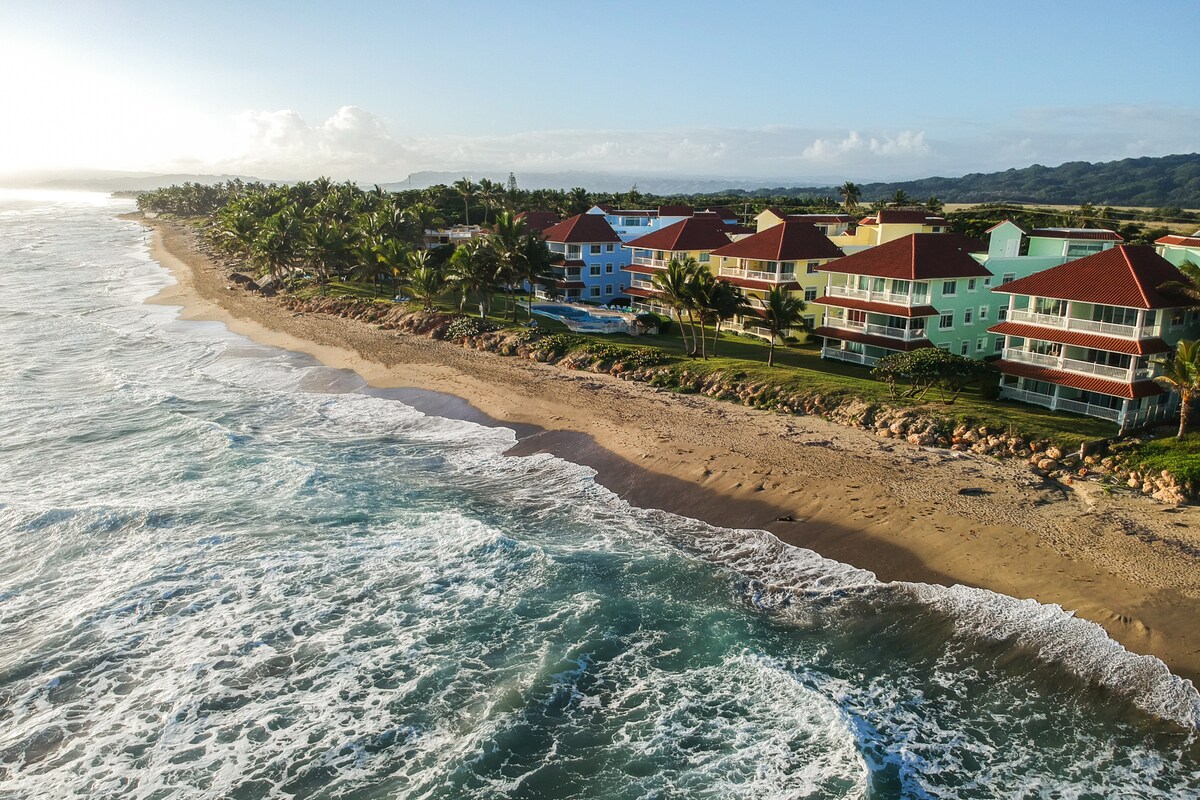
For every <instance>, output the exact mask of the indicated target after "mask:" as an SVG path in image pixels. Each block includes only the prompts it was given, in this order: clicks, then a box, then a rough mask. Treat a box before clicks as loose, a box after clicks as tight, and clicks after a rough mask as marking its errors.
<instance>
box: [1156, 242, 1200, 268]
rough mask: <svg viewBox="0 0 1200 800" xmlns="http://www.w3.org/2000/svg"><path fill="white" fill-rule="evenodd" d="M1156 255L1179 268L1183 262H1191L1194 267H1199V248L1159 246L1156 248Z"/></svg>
mask: <svg viewBox="0 0 1200 800" xmlns="http://www.w3.org/2000/svg"><path fill="white" fill-rule="evenodd" d="M1156 249H1157V250H1158V254H1159V255H1160V256H1162V257H1163V258H1165V259H1166V260H1167V261H1170V262H1171V263H1172V264H1174V265H1175V266H1177V267H1178V266H1179V265H1180V264H1182V263H1183V262H1185V261H1188V262H1191V263H1192V264H1195V265H1196V266H1200V247H1183V246H1181V245H1177V244H1160V245H1158V247H1157V248H1156Z"/></svg>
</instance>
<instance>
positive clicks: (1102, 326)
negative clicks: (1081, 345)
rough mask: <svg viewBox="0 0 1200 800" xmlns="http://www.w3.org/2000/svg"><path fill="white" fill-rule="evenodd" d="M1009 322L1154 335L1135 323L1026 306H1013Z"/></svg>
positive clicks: (1133, 335) (1133, 336) (1106, 333)
mask: <svg viewBox="0 0 1200 800" xmlns="http://www.w3.org/2000/svg"><path fill="white" fill-rule="evenodd" d="M1008 321H1009V322H1024V323H1027V324H1030V325H1040V326H1042V327H1043V328H1058V329H1059V330H1068V331H1082V332H1084V333H1099V334H1102V335H1104V336H1117V337H1120V338H1122V339H1140V338H1142V336H1143V335H1145V336H1154V335H1156V334H1155V333H1154V331H1153V330H1152V329H1151V328H1145V329H1143V328H1139V327H1138V326H1137V325H1118V324H1117V323H1115V322H1096V321H1095V320H1090V319H1078V318H1076V317H1068V316H1066V315H1063V316H1059V315H1057V314H1036V313H1034V312H1032V311H1030V310H1029V309H1026V308H1014V309H1012V310H1011V311H1009V312H1008Z"/></svg>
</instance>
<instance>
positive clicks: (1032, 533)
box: [126, 214, 1200, 683]
mask: <svg viewBox="0 0 1200 800" xmlns="http://www.w3.org/2000/svg"><path fill="white" fill-rule="evenodd" d="M126 218H127V219H133V220H136V221H138V222H141V223H142V224H144V225H147V226H149V227H150V228H151V229H152V231H153V238H152V245H151V258H153V259H154V260H156V261H157V262H158V263H159V264H161V265H162V266H163V267H165V268H167V269H168V270H169V271H170V272H171V273H172V274H173V275H174V277H175V279H176V281H177V284H176V285H174V286H170V287H167V288H165V289H164V290H163V291H161V292H160V293H159V294H158V295H156V296H155V297H154V298H152V299H151V300H150V301H148V302H153V303H158V304H163V305H172V306H180V307H181V311H180V319H184V320H200V319H203V320H215V321H220V322H222V323H224V324H225V325H226V326H227V327H229V329H230V330H232V331H234V332H236V333H239V334H242V335H245V336H247V337H248V338H250V339H253V340H254V341H257V342H260V343H263V344H269V345H274V346H277V347H281V348H283V349H287V350H292V351H298V352H303V353H306V354H308V355H310V356H312V357H313V358H315V359H316V360H317V361H319V362H320V363H322V364H324V365H326V366H330V367H337V368H342V369H348V370H352V371H354V372H355V373H357V374H358V375H359V376H360V377H362V379H363V380H364V381H366V383H367V384H369V385H370V386H373V387H378V388H380V389H411V390H420V392H422V393H425V394H414V395H413V396H412V399H406V400H405V402H409V403H410V404H412V405H415V406H416V407H417V408H418V409H419V410H422V411H425V412H426V413H431V414H437V415H440V416H451V417H458V418H467V419H472V420H473V421H477V422H483V423H484V424H489V423H490V424H501V425H504V426H506V427H515V428H516V429H517V431H518V442H517V444H516V445H515V446H514V447H513V448H512V449H511V450H510V451H509V454H511V455H514V456H522V455H530V454H533V453H538V452H548V453H552V454H554V455H556V456H560V457H562V458H564V459H567V460H569V461H572V462H575V463H578V464H583V465H585V466H588V467H591V468H592V469H594V470H596V472H597V476H596V481H597V482H598V483H600V484H602V485H604V486H605V487H607V488H609V489H610V490H612V491H613V492H615V493H616V494H618V495H619V496H620V497H622V498H623V499H625V500H627V501H628V502H629V503H631V504H633V505H636V506H641V507H653V508H661V509H664V510H667V511H672V512H675V513H679V514H683V515H686V516H688V517H693V518H697V519H700V520H703V521H705V522H708V523H710V524H713V525H718V526H721V527H731V528H756V529H765V530H768V531H770V532H771V533H773V534H775V535H776V536H778V537H779V538H780V539H782V540H783V541H785V542H787V543H789V544H793V545H797V546H800V547H805V548H808V549H811V550H814V551H816V552H817V553H819V554H820V555H822V556H825V557H827V558H831V559H835V560H837V561H841V562H843V563H847V564H851V565H854V566H856V567H859V568H861V569H867V570H870V571H872V572H874V573H875V574H876V575H877V576H878V577H879V579H880V580H883V581H893V580H903V581H915V582H923V583H934V584H941V585H946V586H950V585H954V584H956V583H959V584H964V585H967V586H973V587H980V588H985V589H990V590H993V591H996V592H1000V593H1003V594H1008V595H1011V596H1014V597H1018V598H1030V597H1032V598H1034V599H1036V600H1038V601H1040V602H1043V603H1056V604H1058V605H1061V606H1062V607H1063V608H1065V609H1067V610H1069V611H1075V612H1076V613H1077V615H1078V616H1080V617H1083V618H1085V619H1089V620H1092V621H1094V622H1097V623H1099V624H1100V625H1101V626H1102V627H1104V628H1105V630H1106V631H1107V632H1108V633H1109V635H1110V636H1112V638H1114V639H1115V640H1117V641H1118V642H1120V643H1121V644H1122V645H1124V646H1125V647H1126V648H1127V649H1129V650H1131V651H1133V652H1137V653H1149V654H1152V655H1155V656H1157V657H1159V658H1161V659H1162V660H1163V661H1165V662H1166V663H1167V665H1168V666H1169V667H1170V668H1171V670H1172V671H1173V672H1175V673H1176V674H1177V675H1180V676H1182V677H1184V678H1188V679H1190V680H1192V681H1193V683H1196V682H1198V679H1200V631H1197V630H1196V627H1197V626H1195V624H1194V619H1195V618H1196V616H1197V615H1198V614H1200V556H1198V555H1196V554H1197V553H1200V509H1197V508H1195V507H1186V508H1180V509H1172V508H1165V507H1161V506H1156V505H1153V504H1151V503H1149V502H1147V501H1145V500H1143V499H1141V498H1136V497H1127V496H1112V497H1110V496H1108V495H1105V494H1104V493H1103V492H1101V491H1100V490H1099V489H1098V487H1095V486H1090V485H1088V486H1083V485H1081V486H1078V488H1076V489H1074V490H1064V489H1062V488H1061V487H1058V486H1057V485H1054V484H1047V483H1043V482H1042V481H1040V480H1039V479H1037V478H1036V477H1035V476H1033V475H1032V474H1031V473H1030V472H1029V471H1028V470H1027V469H1026V468H1025V467H1024V465H1022V464H1015V463H1006V462H998V461H995V460H992V459H986V458H985V457H982V456H976V455H970V454H963V453H955V452H950V451H945V450H938V449H929V448H918V447H914V446H910V445H907V444H902V443H897V442H896V441H894V440H880V439H878V438H876V437H874V436H873V435H871V434H870V433H869V432H867V431H862V430H858V429H854V428H848V427H844V426H841V425H838V424H836V423H833V422H828V421H826V420H822V419H819V418H814V417H803V416H784V415H780V414H775V413H772V412H767V411H759V410H755V409H749V408H745V407H742V406H739V405H734V404H732V403H726V402H720V401H716V400H711V399H709V398H706V397H702V396H696V395H680V394H671V393H669V392H665V391H662V390H658V389H655V388H652V387H649V386H647V385H642V384H635V383H631V382H625V381H621V380H619V379H617V378H614V377H612V376H608V375H598V374H593V373H586V372H571V371H568V370H565V369H562V368H559V367H554V366H550V365H546V364H539V363H536V362H533V361H527V360H523V359H518V358H512V357H503V356H498V355H495V354H491V353H485V352H479V351H474V350H468V349H465V348H462V347H459V346H457V345H454V344H452V343H449V342H438V341H434V340H431V339H425V338H422V337H417V336H405V335H398V334H395V333H392V332H388V331H382V330H377V329H375V328H372V327H371V326H368V325H365V324H363V323H359V322H354V321H350V320H345V319H338V318H331V317H324V316H322V315H317V314H306V313H294V312H291V311H289V310H287V309H284V308H282V307H281V306H279V304H278V303H276V302H275V301H273V300H271V299H268V298H263V297H260V296H258V295H257V294H254V293H251V292H247V291H244V290H242V289H240V288H237V287H232V288H231V287H230V283H229V281H228V280H227V278H226V275H225V271H224V269H223V268H221V267H220V266H219V265H217V264H215V263H213V262H212V260H211V259H210V258H209V257H208V256H207V255H205V254H204V253H203V252H202V251H200V250H199V249H198V248H197V247H196V246H195V241H194V237H195V234H194V232H192V231H190V230H189V229H187V228H186V226H183V225H179V224H177V223H171V222H167V221H161V220H142V219H141V218H140V215H136V214H135V215H128V216H127V217H126ZM960 489H975V490H980V492H981V493H979V494H975V495H970V496H968V495H961V494H959V490H960Z"/></svg>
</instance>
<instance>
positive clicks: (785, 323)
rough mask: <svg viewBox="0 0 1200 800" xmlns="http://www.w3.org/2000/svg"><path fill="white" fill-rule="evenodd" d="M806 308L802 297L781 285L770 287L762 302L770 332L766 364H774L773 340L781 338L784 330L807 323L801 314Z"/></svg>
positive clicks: (764, 318) (805, 325)
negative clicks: (765, 298) (769, 346)
mask: <svg viewBox="0 0 1200 800" xmlns="http://www.w3.org/2000/svg"><path fill="white" fill-rule="evenodd" d="M807 308H808V306H807V304H805V302H804V300H803V299H802V298H799V297H797V296H795V295H793V294H792V293H791V292H789V291H788V290H787V289H785V288H783V287H782V286H776V287H774V288H773V289H771V292H770V294H768V295H767V300H766V302H765V303H764V304H763V321H764V322H765V323H766V328H767V330H768V331H770V332H771V349H770V350H769V351H768V352H767V366H768V367H772V366H774V365H775V340H776V339H781V338H783V335H784V333H785V332H786V331H788V330H791V329H792V328H795V327H798V326H799V327H805V328H807V327H808V325H807V323H806V322H805V321H804V317H803V314H804V312H805V310H806V309H807Z"/></svg>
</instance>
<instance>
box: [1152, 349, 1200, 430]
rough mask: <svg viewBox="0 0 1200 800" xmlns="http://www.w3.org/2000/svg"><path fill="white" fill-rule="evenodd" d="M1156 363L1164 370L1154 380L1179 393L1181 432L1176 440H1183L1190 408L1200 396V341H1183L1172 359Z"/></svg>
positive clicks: (1159, 359)
mask: <svg viewBox="0 0 1200 800" xmlns="http://www.w3.org/2000/svg"><path fill="white" fill-rule="evenodd" d="M1154 363H1155V364H1158V365H1159V366H1161V367H1162V368H1163V374H1162V375H1159V376H1158V377H1156V378H1155V379H1154V380H1155V381H1156V382H1157V383H1159V384H1160V385H1162V386H1165V387H1167V388H1168V389H1172V390H1173V391H1176V392H1179V432H1178V433H1176V434H1175V438H1177V439H1182V438H1183V435H1184V433H1185V432H1186V431H1187V425H1188V410H1189V407H1190V406H1191V404H1192V401H1193V400H1194V399H1195V398H1196V396H1197V395H1200V340H1195V341H1191V342H1189V341H1187V340H1186V339H1183V340H1181V341H1180V342H1179V344H1177V345H1176V346H1175V352H1174V353H1173V354H1172V355H1171V356H1170V357H1168V358H1158V359H1155V360H1154Z"/></svg>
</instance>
